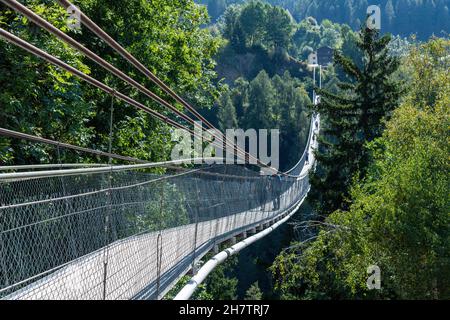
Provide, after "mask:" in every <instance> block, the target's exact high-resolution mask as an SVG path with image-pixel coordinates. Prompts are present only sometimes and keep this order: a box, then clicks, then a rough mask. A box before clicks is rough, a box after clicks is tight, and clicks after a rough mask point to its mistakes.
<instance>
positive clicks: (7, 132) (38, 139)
mask: <svg viewBox="0 0 450 320" xmlns="http://www.w3.org/2000/svg"><path fill="white" fill-rule="evenodd" d="M0 135H1V136H5V137H10V138H15V139H23V140H28V141H34V142H39V143H45V144H49V145H54V146H57V147H63V148H67V149H72V150H75V151H81V152H86V153H90V154H93V155H97V156H103V157H108V158H114V159H117V160H124V161H130V162H136V163H149V161H144V160H140V159H136V158H132V157H127V156H122V155H118V154H114V153H111V152H103V151H99V150H95V149H89V148H83V147H79V146H75V145H72V144H68V143H62V142H59V141H54V140H50V139H46V138H42V137H38V136H34V135H30V134H26V133H21V132H17V131H13V130H8V129H4V128H0Z"/></svg>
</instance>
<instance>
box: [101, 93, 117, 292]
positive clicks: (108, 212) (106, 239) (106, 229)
mask: <svg viewBox="0 0 450 320" xmlns="http://www.w3.org/2000/svg"><path fill="white" fill-rule="evenodd" d="M114 98H115V90H114V91H113V92H112V96H111V108H110V118H109V120H110V122H109V146H108V149H109V153H110V154H111V149H112V139H113V120H114V117H113V113H114ZM108 163H109V165H110V171H109V174H108V191H107V195H108V202H109V203H108V209H107V210H106V212H105V218H104V245H105V249H104V254H103V300H106V282H107V278H108V258H109V231H110V228H109V224H110V220H111V212H112V166H111V164H112V157H111V155H110V156H109V160H108Z"/></svg>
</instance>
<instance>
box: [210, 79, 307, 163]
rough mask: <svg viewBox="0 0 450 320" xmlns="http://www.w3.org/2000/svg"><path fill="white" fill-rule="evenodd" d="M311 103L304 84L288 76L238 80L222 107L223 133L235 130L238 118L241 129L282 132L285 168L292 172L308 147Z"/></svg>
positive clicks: (220, 117)
mask: <svg viewBox="0 0 450 320" xmlns="http://www.w3.org/2000/svg"><path fill="white" fill-rule="evenodd" d="M310 103H311V101H310V99H309V97H308V94H307V92H306V90H305V88H304V86H303V84H301V82H300V81H299V80H298V79H295V78H293V77H292V76H291V75H290V74H289V73H288V72H285V73H284V75H283V76H278V75H276V76H274V77H273V78H270V77H269V76H268V74H267V73H266V72H265V71H261V72H260V73H259V74H258V75H257V76H256V77H255V78H254V79H253V80H252V81H250V82H247V81H245V80H244V79H242V78H240V79H238V80H236V82H235V86H234V88H233V89H231V90H230V91H229V92H227V93H226V94H224V96H223V97H222V99H221V100H220V101H219V105H218V107H219V110H220V111H219V123H220V125H221V129H222V130H225V129H232V128H234V127H235V124H236V122H235V119H236V116H237V124H238V125H239V128H244V129H251V128H253V129H263V128H266V129H279V130H280V150H282V152H283V154H282V157H281V159H280V160H281V166H282V167H284V168H289V167H290V166H292V165H294V164H295V162H296V161H297V159H298V158H299V157H300V153H301V150H302V149H303V148H304V145H305V144H306V139H307V135H308V132H309V131H308V130H309V125H308V115H307V113H306V111H307V108H308V106H309V105H310ZM225 125H227V126H226V127H225ZM230 125H231V126H230Z"/></svg>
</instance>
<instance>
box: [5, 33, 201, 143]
mask: <svg viewBox="0 0 450 320" xmlns="http://www.w3.org/2000/svg"><path fill="white" fill-rule="evenodd" d="M0 37H2V38H4V39H5V40H7V41H8V42H11V43H13V44H15V45H16V46H18V47H20V48H22V49H24V50H26V51H28V52H30V53H32V54H34V55H35V56H37V57H40V58H42V59H44V60H46V61H48V62H50V63H52V64H53V65H56V66H58V67H61V68H62V69H64V70H66V71H68V72H70V73H72V74H73V75H75V76H77V77H78V78H80V79H82V80H84V81H86V82H88V83H89V84H91V85H93V86H95V87H97V88H99V89H101V90H102V91H104V92H106V93H108V94H110V95H115V96H116V97H117V98H118V99H120V100H122V101H124V102H125V103H128V104H130V105H132V106H135V107H136V108H138V109H140V110H142V111H144V112H146V113H148V114H150V115H152V116H153V117H155V118H157V119H158V120H160V121H162V122H164V123H167V124H169V125H172V126H173V127H175V128H178V129H182V130H185V131H187V132H189V133H191V134H192V135H195V136H198V134H196V133H195V131H193V130H191V129H189V128H187V127H185V126H183V125H181V124H179V123H178V122H176V121H174V120H172V119H170V118H168V117H167V116H164V115H161V114H160V113H158V112H156V111H154V110H153V109H150V108H148V107H146V106H145V105H143V104H142V103H139V102H137V101H136V100H134V99H132V98H130V97H129V96H127V95H125V94H123V93H121V92H118V91H116V90H114V89H113V88H111V87H109V86H108V85H106V84H104V83H103V82H100V81H98V80H96V79H94V78H92V77H91V76H88V75H86V74H85V73H83V72H81V71H80V70H78V69H76V68H74V67H72V66H70V65H68V64H67V63H65V62H63V61H61V60H59V59H58V58H56V57H54V56H52V55H50V54H48V53H47V52H45V51H43V50H41V49H39V48H37V47H35V46H33V45H32V44H30V43H28V42H26V41H24V40H22V39H20V38H19V37H17V36H15V35H13V34H12V33H9V32H8V31H6V30H4V29H3V28H0Z"/></svg>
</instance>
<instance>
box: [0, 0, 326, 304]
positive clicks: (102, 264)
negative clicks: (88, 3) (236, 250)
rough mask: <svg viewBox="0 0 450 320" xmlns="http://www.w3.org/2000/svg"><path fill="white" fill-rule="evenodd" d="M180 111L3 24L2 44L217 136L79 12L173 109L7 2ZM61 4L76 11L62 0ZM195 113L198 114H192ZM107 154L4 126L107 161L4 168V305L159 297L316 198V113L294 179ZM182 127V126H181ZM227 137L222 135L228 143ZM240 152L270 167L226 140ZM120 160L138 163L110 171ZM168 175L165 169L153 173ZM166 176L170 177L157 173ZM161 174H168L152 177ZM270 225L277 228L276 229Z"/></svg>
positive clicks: (0, 260)
mask: <svg viewBox="0 0 450 320" xmlns="http://www.w3.org/2000/svg"><path fill="white" fill-rule="evenodd" d="M0 1H1V2H2V3H4V4H6V5H7V6H9V7H10V8H12V9H13V10H15V11H17V12H18V13H20V14H21V15H23V16H25V17H27V18H28V19H29V20H30V21H32V22H33V23H35V24H36V25H38V26H39V27H41V28H43V29H45V30H46V31H48V32H49V33H51V34H53V35H54V36H56V37H58V38H59V39H60V40H62V41H64V42H66V43H67V44H69V45H70V46H72V47H73V48H74V49H76V50H78V51H80V52H81V53H83V54H84V55H85V56H86V57H87V58H89V59H91V60H92V61H94V62H96V63H97V64H98V65H100V66H101V67H103V68H105V69H106V70H108V71H109V72H111V73H112V74H113V75H114V76H116V77H118V78H120V79H121V80H123V81H124V82H126V83H128V84H129V85H130V86H131V87H134V88H135V89H137V90H139V91H140V92H142V93H143V94H145V95H146V96H147V97H148V98H149V99H151V100H153V101H155V102H156V103H158V104H160V105H161V106H163V107H164V108H166V109H167V110H168V111H169V112H171V113H172V115H173V117H169V116H167V115H165V114H161V113H159V112H157V111H155V110H153V109H151V108H149V107H147V106H146V105H144V104H142V103H141V102H138V101H136V100H134V99H133V98H131V97H129V96H127V95H126V94H123V93H121V92H118V91H116V90H115V89H114V88H111V87H109V86H107V85H106V84H104V83H102V82H100V81H98V80H96V79H94V78H92V77H90V76H88V75H86V74H84V73H83V72H81V71H79V70H77V69H76V68H74V67H72V66H70V65H68V64H67V63H65V62H63V61H61V60H59V59H58V58H56V57H54V56H52V55H51V54H49V53H47V52H45V51H43V50H41V49H39V48H37V47H35V46H34V45H32V44H30V43H28V42H26V41H25V40H22V39H20V38H18V37H17V36H15V35H14V34H12V33H11V32H8V31H7V30H4V29H3V28H0V38H1V39H3V40H4V41H8V42H9V43H11V44H14V45H16V46H18V47H20V48H22V49H24V50H25V51H27V52H28V53H29V54H33V55H35V56H37V57H40V58H42V59H44V60H46V61H47V62H48V63H51V64H53V65H55V66H58V67H59V68H62V69H64V70H66V71H68V72H70V73H72V74H73V75H74V76H75V77H78V78H79V79H81V80H82V81H85V82H87V83H89V84H91V85H93V86H95V87H97V88H99V89H100V90H103V91H104V92H105V93H107V94H109V95H111V97H112V99H119V100H122V101H124V102H126V103H127V104H129V105H131V106H134V107H136V108H138V109H140V110H143V111H144V112H146V113H148V114H150V115H151V116H152V117H155V118H156V119H158V120H160V121H162V122H164V123H166V124H167V125H169V126H172V127H174V128H181V129H184V130H187V131H188V132H189V133H191V134H192V135H193V136H195V135H196V134H197V133H196V132H195V130H192V129H191V128H190V126H192V125H193V124H194V119H193V118H196V119H198V120H201V121H203V122H204V123H205V124H206V125H207V126H208V128H210V129H215V128H214V126H213V125H212V124H210V123H209V122H208V121H207V120H206V119H205V118H203V117H202V116H201V115H200V114H199V113H198V112H197V111H196V110H195V109H194V108H193V107H192V106H190V105H189V104H188V103H187V102H185V101H184V100H183V99H182V98H181V97H180V96H179V95H178V94H176V93H175V92H174V91H173V90H172V89H170V88H169V87H168V86H167V85H165V84H164V83H163V82H162V81H161V80H159V79H158V78H157V77H156V76H155V75H154V74H153V73H151V72H150V71H149V70H148V69H147V68H146V67H145V66H144V65H142V64H141V63H140V62H139V61H138V60H137V59H136V58H135V57H134V56H132V55H131V54H130V53H128V52H127V51H126V50H125V49H124V48H123V47H122V46H120V44H119V43H117V42H116V41H115V40H113V39H112V38H111V37H110V36H109V35H108V34H106V32H104V31H103V30H102V29H101V28H100V27H99V26H97V25H96V24H95V23H94V22H93V21H92V20H90V19H89V18H88V17H87V16H86V15H84V14H83V13H82V12H81V23H82V24H83V25H84V26H85V27H87V28H88V29H90V30H91V31H92V32H93V33H94V34H96V35H97V36H98V37H99V39H101V40H102V41H104V42H105V43H106V44H107V45H109V46H110V47H111V48H113V49H114V50H115V51H116V52H117V53H118V54H119V55H121V56H122V57H123V58H124V59H125V60H126V61H128V62H129V63H130V64H131V65H133V66H134V67H136V69H137V70H139V71H140V72H142V73H143V74H144V75H146V76H147V77H148V78H149V79H150V80H152V81H153V82H154V83H155V84H156V85H157V86H158V87H160V88H161V90H162V91H163V92H165V94H167V95H168V96H169V97H170V98H171V99H172V100H174V101H176V102H178V103H179V104H180V105H182V106H183V107H184V109H185V111H186V112H182V111H179V110H178V109H177V108H175V107H174V106H173V104H172V103H171V102H168V101H167V100H165V99H163V98H161V97H159V96H157V95H156V94H154V93H153V92H151V91H150V90H148V89H147V88H146V87H144V86H143V85H141V84H139V83H138V82H137V81H135V80H134V79H132V78H131V77H129V76H128V75H126V74H125V73H123V72H122V71H120V70H119V69H117V68H116V67H114V66H113V65H111V64H110V63H108V62H107V61H105V60H104V59H102V58H101V57H99V56H98V55H97V54H95V53H94V52H92V51H90V50H89V49H87V48H85V47H84V46H82V45H81V44H80V43H78V42H77V41H75V40H74V39H73V38H71V37H70V36H68V35H67V34H65V33H63V32H61V31H60V30H59V29H57V28H55V27H54V26H53V25H51V24H50V23H49V22H47V21H46V20H44V19H43V18H41V17H40V16H39V15H37V14H36V13H34V12H33V11H31V10H30V9H28V8H27V7H25V6H23V5H22V4H20V3H19V2H18V1H14V0H0ZM58 2H59V3H60V4H61V5H62V6H63V7H64V8H68V7H69V6H71V5H72V4H71V3H70V2H69V1H66V0H61V1H58ZM187 112H189V113H190V115H188V114H187ZM113 114H114V108H113V107H112V108H111V122H110V131H111V132H110V146H109V150H108V152H104V151H99V150H94V149H88V148H84V147H80V146H75V145H70V144H67V143H63V142H61V141H53V140H50V139H46V138H43V137H38V136H33V135H29V134H25V133H22V132H16V131H12V130H8V129H5V128H0V135H2V136H6V137H9V138H12V139H21V140H27V141H31V142H36V143H45V144H50V145H54V146H55V147H56V148H58V151H59V149H60V148H67V149H72V150H76V151H79V152H86V153H90V154H94V155H97V156H103V157H107V158H108V159H109V162H108V163H107V164H103V163H98V164H83V163H81V164H80V163H77V164H73V163H57V164H40V165H33V164H30V165H22V166H1V167H0V298H2V299H27V300H33V299H108V300H110V299H162V298H163V297H164V296H165V295H166V294H167V292H168V291H169V290H170V289H171V288H173V286H174V285H175V284H176V283H177V282H178V281H179V279H180V278H181V277H182V276H183V275H185V274H186V273H187V272H189V271H190V270H191V271H192V270H193V272H194V273H195V271H196V268H197V265H198V262H199V261H200V260H201V259H202V258H203V257H204V256H205V255H206V254H207V253H208V252H210V251H211V250H217V248H218V245H219V244H221V243H224V242H225V241H227V240H231V241H232V242H235V241H236V239H245V238H247V237H249V236H250V235H252V234H263V233H264V232H265V233H264V235H265V234H266V233H267V232H268V231H270V230H272V229H273V227H276V226H278V225H279V224H280V223H284V222H285V221H287V220H288V219H289V218H290V217H291V216H292V215H293V214H294V213H295V212H296V211H297V210H298V208H299V207H300V205H301V204H302V202H303V201H304V199H305V198H306V196H307V193H308V191H309V180H308V175H309V172H310V171H311V170H313V169H314V167H315V159H314V153H313V151H314V149H316V148H317V139H316V138H315V137H316V136H317V134H318V132H319V129H320V118H319V115H312V118H311V123H310V129H309V137H308V140H307V143H306V147H305V150H304V152H303V155H302V157H301V158H300V160H299V161H298V163H297V164H296V165H295V166H294V167H293V168H292V169H291V170H289V171H287V172H278V171H276V172H274V173H273V174H272V175H260V172H259V171H255V170H252V169H250V168H249V167H248V166H246V165H236V164H234V165H226V164H212V165H208V164H206V163H207V160H208V159H202V160H204V162H205V163H204V164H202V165H198V166H195V167H193V168H186V167H183V166H182V164H183V161H167V162H161V163H148V162H146V161H143V160H140V159H135V158H131V157H126V156H122V155H118V154H114V153H112V151H111V150H112V148H111V144H112V143H113V141H112V139H111V136H112V130H113ZM174 118H175V119H176V120H175V119H174ZM221 139H222V140H221ZM214 143H216V144H219V146H220V147H223V146H225V145H233V150H234V151H235V155H236V157H238V158H240V159H243V160H244V162H246V163H249V162H250V160H252V159H253V163H254V164H256V166H259V167H260V169H261V170H262V169H264V170H268V169H269V170H272V169H273V168H270V167H269V166H268V165H267V164H265V163H262V162H261V161H260V160H259V159H255V158H254V156H253V155H251V154H248V153H247V152H246V151H245V150H243V149H240V148H238V147H236V146H234V144H233V143H232V142H231V141H228V140H227V139H226V137H224V136H223V135H222V136H220V137H219V139H217V141H215V142H214ZM112 159H117V160H121V161H126V162H129V163H131V164H126V165H113V164H112ZM155 169H160V170H155ZM161 169H163V170H161ZM155 172H164V173H163V174H161V173H159V174H158V173H155ZM270 228H272V229H270Z"/></svg>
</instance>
